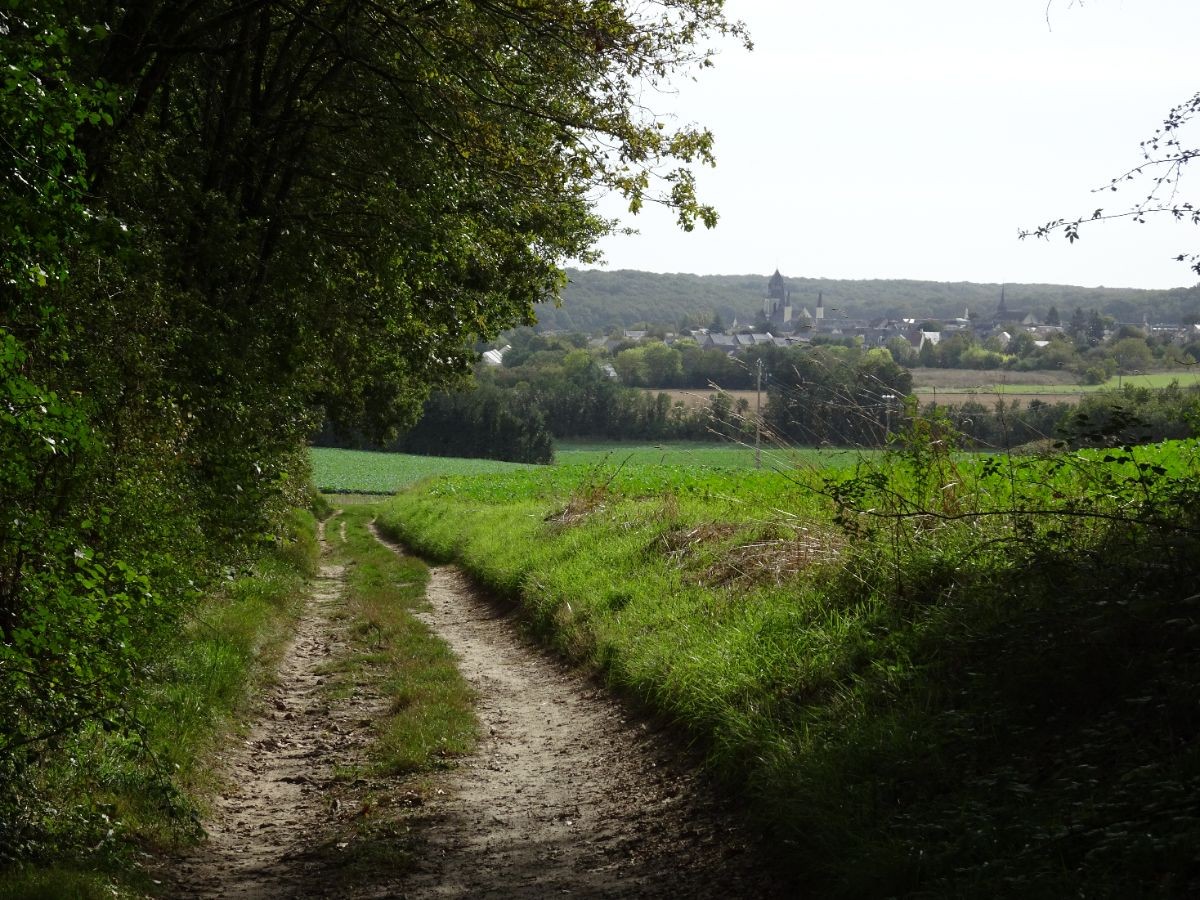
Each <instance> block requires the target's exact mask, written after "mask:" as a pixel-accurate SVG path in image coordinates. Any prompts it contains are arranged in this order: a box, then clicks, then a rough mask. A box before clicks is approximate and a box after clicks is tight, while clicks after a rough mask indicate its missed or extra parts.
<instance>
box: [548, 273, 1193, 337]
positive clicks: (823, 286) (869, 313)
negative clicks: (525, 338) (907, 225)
mask: <svg viewBox="0 0 1200 900" xmlns="http://www.w3.org/2000/svg"><path fill="white" fill-rule="evenodd" d="M567 274H568V276H569V279H570V280H569V282H568V284H567V286H566V288H565V290H564V292H563V298H564V302H563V304H562V306H561V307H558V308H549V307H547V308H544V309H541V310H539V312H538V323H539V327H540V328H542V329H550V330H559V331H582V332H586V333H593V332H600V331H603V330H605V329H606V328H610V327H614V326H616V327H631V326H634V325H637V324H640V323H646V322H650V323H670V325H671V326H672V327H673V328H677V327H678V326H679V325H680V324H684V323H686V324H690V325H707V324H708V323H709V321H710V320H711V319H712V318H713V315H714V314H716V315H719V316H720V317H721V318H722V319H724V321H725V322H727V323H728V322H732V321H734V320H735V319H736V320H737V321H738V322H740V323H743V324H748V323H750V322H752V321H753V320H754V317H755V315H756V314H758V313H759V312H760V311H761V310H762V301H763V296H764V294H765V292H766V284H767V277H768V275H769V273H764V274H761V275H682V274H668V275H664V274H657V273H652V272H639V271H631V270H619V271H611V272H610V271H602V270H596V269H588V270H581V269H571V270H568V273H567ZM1187 274H1189V273H1187V272H1186V270H1184V269H1182V268H1181V269H1180V277H1181V279H1183V278H1184V277H1185V276H1186V275H1187ZM784 275H785V277H786V278H787V281H788V284H789V286H790V289H791V292H792V302H793V304H794V305H795V306H796V307H797V308H799V307H808V308H809V309H810V310H811V309H812V308H813V307H815V306H816V302H817V296H818V294H820V295H821V296H822V297H823V299H824V302H825V306H826V307H827V308H832V307H837V308H838V310H839V315H841V314H845V315H848V316H849V317H850V318H859V319H872V318H880V317H885V316H887V317H892V318H900V317H904V316H909V317H915V318H923V317H930V318H936V319H944V318H948V317H952V316H961V315H962V314H963V310H964V308H968V309H970V310H971V311H973V312H977V313H981V314H983V315H991V313H992V311H993V310H995V309H996V305H997V303H998V302H999V300H1000V291H1001V285H998V284H975V283H971V282H937V281H911V280H882V279H879V280H862V281H853V280H841V279H829V278H804V277H796V273H788V272H785V273H784ZM1004 295H1005V300H1006V303H1007V305H1008V306H1009V307H1010V308H1012V309H1016V308H1023V309H1028V310H1033V311H1035V312H1037V313H1038V314H1039V316H1044V315H1045V314H1046V313H1047V312H1048V311H1049V310H1050V308H1051V307H1057V308H1058V309H1059V310H1060V311H1064V315H1065V314H1066V313H1065V311H1066V310H1073V309H1074V308H1075V307H1077V306H1078V307H1082V308H1083V309H1097V310H1099V311H1100V312H1101V313H1102V314H1105V315H1110V316H1112V317H1114V318H1115V319H1116V320H1117V321H1122V322H1140V321H1141V320H1142V318H1143V317H1144V316H1148V317H1149V318H1150V320H1151V321H1162V322H1180V321H1189V320H1190V321H1197V320H1200V289H1197V287H1190V288H1175V289H1172V290H1155V291H1151V290H1138V289H1134V288H1102V287H1101V288H1083V287H1074V286H1071V285H1049V284H1015V285H1013V284H1009V285H1004Z"/></svg>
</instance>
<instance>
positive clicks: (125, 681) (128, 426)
mask: <svg viewBox="0 0 1200 900" xmlns="http://www.w3.org/2000/svg"><path fill="white" fill-rule="evenodd" d="M0 33H2V34H3V40H0V62H2V63H3V64H4V75H3V77H2V78H0V141H2V142H3V144H2V146H4V148H5V150H6V155H5V160H6V164H5V165H4V166H0V391H2V392H3V393H2V394H0V499H2V500H3V503H4V509H5V515H4V517H3V519H4V521H3V523H0V539H2V544H0V626H2V628H0V630H2V632H3V633H2V635H0V636H2V638H3V643H2V646H0V693H3V695H4V696H5V698H6V701H7V702H6V704H5V705H4V709H3V712H0V735H2V736H0V856H7V855H10V854H17V853H21V852H26V850H22V849H21V848H28V847H29V846H32V845H31V844H30V843H29V842H28V841H26V840H25V839H24V838H19V840H18V838H17V837H14V835H17V836H19V835H25V834H28V833H31V832H30V829H34V830H36V829H35V825H36V823H35V822H33V821H32V820H30V819H29V818H28V810H29V809H32V808H33V807H31V806H28V805H25V806H21V804H18V803H17V802H16V800H15V799H14V798H15V796H16V795H15V793H14V788H15V785H17V784H22V783H23V784H26V785H29V786H30V787H29V789H30V790H34V789H36V786H37V785H38V784H39V783H40V782H39V780H38V779H36V778H28V777H25V776H24V773H25V771H26V769H27V768H28V767H29V766H34V765H37V764H38V762H39V760H40V759H41V758H42V757H43V756H44V755H45V754H48V753H51V752H53V751H54V750H55V748H56V746H58V745H59V744H61V743H62V742H63V741H64V740H66V739H67V738H69V736H70V735H71V734H72V733H75V732H78V731H80V730H81V729H83V728H85V727H87V725H88V724H89V723H92V724H98V723H100V722H104V723H107V725H109V726H110V727H117V728H121V729H125V730H126V731H127V732H128V733H131V734H132V733H136V723H132V722H129V721H126V720H123V719H122V710H124V708H125V704H124V702H123V698H124V697H125V696H126V695H127V690H126V689H127V687H128V685H130V684H131V683H132V682H133V681H135V680H136V679H138V678H145V677H148V675H149V674H150V673H151V672H152V667H153V665H154V664H155V654H154V653H153V648H154V646H155V642H156V641H157V640H159V639H161V638H162V636H163V635H164V634H165V633H167V632H168V631H169V630H170V629H171V627H172V623H173V622H174V621H177V618H178V616H180V615H182V614H184V613H185V612H186V611H187V609H188V607H189V605H190V604H191V603H192V602H194V599H195V596H196V590H197V589H198V588H202V587H204V586H205V585H207V584H211V583H212V581H213V579H214V578H215V577H216V576H217V574H218V573H219V572H220V571H222V567H223V566H226V565H231V564H233V563H235V562H237V561H238V560H239V559H241V558H243V556H244V554H246V553H248V552H250V550H251V548H253V546H254V545H255V543H256V542H257V541H260V540H262V538H263V536H264V535H268V536H269V535H271V534H273V533H274V532H275V531H276V528H277V525H278V522H279V518H280V515H281V511H282V509H283V508H284V507H285V506H286V505H288V504H290V503H295V502H297V501H299V500H301V499H302V497H303V489H302V485H303V484H304V482H305V479H306V470H305V467H304V466H305V464H304V458H305V457H304V456H303V454H302V450H303V446H304V441H305V439H306V437H307V435H308V434H309V433H310V432H311V430H312V429H313V428H314V427H315V426H316V425H317V424H318V423H319V422H320V421H322V419H327V420H329V421H330V422H332V423H334V424H336V425H338V426H340V427H342V428H344V429H356V430H359V431H361V432H362V433H364V434H365V435H366V436H368V437H369V438H371V439H373V440H378V439H383V438H386V437H387V436H389V435H391V434H394V433H395V432H396V430H397V429H398V428H401V427H403V426H406V425H408V424H410V423H411V422H412V421H413V420H414V419H415V418H416V417H417V416H418V415H419V414H420V412H421V410H422V403H423V400H424V398H425V396H426V394H427V392H428V390H429V388H430V386H431V385H449V384H456V383H457V380H458V379H460V378H461V377H462V376H463V374H464V373H465V372H467V371H468V370H469V367H470V364H471V362H472V359H473V356H474V354H473V352H472V345H473V344H474V343H475V342H476V341H477V340H480V339H482V340H487V339H489V338H491V337H494V336H495V335H496V334H497V333H498V332H499V331H500V330H501V329H504V328H508V327H512V326H513V325H517V324H521V323H526V324H529V323H531V322H532V320H533V310H534V306H535V304H537V303H540V302H543V301H545V300H548V299H550V298H551V297H553V296H554V295H555V294H556V292H557V291H558V290H559V289H560V288H561V286H562V284H563V281H564V278H563V275H562V273H561V271H560V269H559V265H560V264H561V263H562V262H563V261H564V260H566V259H570V258H581V259H588V258H590V254H591V252H592V247H593V246H594V244H595V242H596V240H597V239H598V238H599V237H600V236H601V235H602V234H604V233H606V232H608V231H610V230H611V229H612V228H613V227H614V223H612V222H609V221H607V220H605V219H603V218H601V217H599V216H597V215H596V214H595V213H594V211H593V210H592V208H591V206H590V201H589V198H590V197H593V196H595V193H596V191H597V190H598V189H610V190H613V191H615V192H617V193H618V194H621V195H623V196H624V197H625V198H626V200H627V202H628V205H629V207H630V209H631V210H633V211H636V210H637V209H638V208H640V207H641V206H643V205H644V204H645V203H647V202H657V203H662V204H665V205H667V206H669V207H670V208H672V209H673V210H674V211H675V213H676V215H677V218H678V221H679V223H680V225H681V226H682V227H683V228H685V229H690V228H694V227H695V226H696V225H697V224H702V225H706V226H707V225H711V224H713V223H714V222H715V219H716V213H715V211H714V210H712V209H711V208H710V207H708V206H706V205H705V204H703V203H701V202H700V200H699V199H698V198H697V196H696V194H695V189H694V178H693V175H692V171H691V169H692V167H693V166H695V165H703V164H708V163H710V162H711V161H712V137H711V135H710V134H708V132H706V131H703V130H701V129H698V128H693V127H683V128H673V127H668V126H667V125H666V123H663V122H661V121H660V120H658V119H656V118H655V117H654V116H652V115H650V114H649V113H648V112H647V111H646V108H645V106H644V104H643V103H642V100H641V97H642V88H643V86H648V87H649V88H650V89H653V87H655V86H661V85H663V84H664V83H665V82H666V81H667V80H668V79H669V78H670V77H672V76H673V75H674V74H677V73H679V72H681V71H689V70H692V69H694V68H695V67H697V66H703V65H707V64H708V63H709V61H710V53H709V52H708V51H706V50H704V49H698V48H702V47H705V46H708V39H709V38H710V37H712V36H714V35H718V34H734V35H738V34H741V29H740V27H739V26H738V25H736V24H734V23H731V22H729V21H728V20H727V19H726V18H725V17H724V15H723V13H722V4H721V3H720V2H709V0H659V2H650V3H637V4H634V3H631V2H604V3H596V2H590V0H554V2H551V0H519V2H518V0H479V2H474V3H423V4H407V3H399V2H391V0H388V2H363V0H330V2H326V3H315V2H302V3H288V2H282V0H250V2H235V0H197V2H189V3H176V2H168V0H136V2H118V0H101V2H97V3H90V4H84V3H80V2H76V0H47V2H43V0H38V2H34V0H11V2H9V3H8V4H6V5H5V7H4V9H3V10H2V11H0ZM68 276H69V277H68ZM481 421H482V419H481ZM489 421H491V422H492V423H503V422H504V421H505V416H504V413H503V411H502V410H500V409H499V407H497V409H496V415H495V416H493V417H492V419H491V420H489ZM491 427H492V426H491V425H489V426H488V428H491ZM496 427H497V428H500V427H501V425H500V424H497V426H496ZM130 743H131V744H133V743H134V742H130ZM22 816H25V818H24V819H22V818H21V817H22ZM18 820H20V821H18ZM18 844H19V846H18Z"/></svg>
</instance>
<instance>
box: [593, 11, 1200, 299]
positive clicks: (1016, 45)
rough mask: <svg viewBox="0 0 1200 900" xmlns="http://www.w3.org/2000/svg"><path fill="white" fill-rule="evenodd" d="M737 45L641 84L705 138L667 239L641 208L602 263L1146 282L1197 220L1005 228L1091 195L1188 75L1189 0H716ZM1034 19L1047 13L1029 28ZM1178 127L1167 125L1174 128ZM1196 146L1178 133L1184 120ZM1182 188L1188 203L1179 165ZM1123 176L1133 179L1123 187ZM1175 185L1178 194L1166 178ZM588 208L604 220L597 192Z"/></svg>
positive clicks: (725, 270)
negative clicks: (694, 71)
mask: <svg viewBox="0 0 1200 900" xmlns="http://www.w3.org/2000/svg"><path fill="white" fill-rule="evenodd" d="M726 7H727V10H728V13H729V15H730V17H732V18H738V19H742V20H743V21H745V22H746V24H747V25H748V26H749V28H750V31H751V36H752V39H753V41H754V44H755V49H754V50H753V51H752V52H750V53H747V52H745V51H744V50H742V49H740V48H739V47H737V46H735V45H734V44H732V43H730V44H728V45H724V46H723V49H722V53H721V56H720V57H719V59H718V60H717V66H716V68H714V69H708V70H705V71H702V72H701V73H699V75H698V79H697V81H696V82H694V83H692V82H682V83H680V84H679V85H678V92H677V93H676V94H671V95H663V96H658V97H653V98H648V103H649V105H651V106H653V107H654V108H655V110H656V111H657V112H668V113H673V114H675V115H677V117H678V118H679V120H681V121H684V122H699V123H701V124H703V125H705V126H707V127H708V128H710V129H711V130H712V131H713V132H714V134H715V135H716V154H717V168H716V169H704V170H702V171H701V172H700V173H699V187H700V193H701V199H703V200H705V201H706V202H711V203H713V204H715V205H716V206H717V208H718V211H719V213H720V216H721V220H720V223H719V224H718V226H717V228H716V229H714V230H713V231H709V232H705V231H704V230H703V229H702V228H697V230H696V231H694V232H692V233H690V234H685V233H683V232H681V231H679V229H678V228H677V227H676V226H675V225H674V219H673V217H672V216H671V215H670V214H669V213H667V212H665V211H663V210H661V209H656V208H650V209H647V210H645V211H644V212H643V213H642V214H640V215H638V216H636V217H626V218H627V223H628V224H630V225H632V226H634V227H636V228H638V229H639V230H640V231H641V234H640V235H636V236H632V237H627V236H614V237H611V238H609V239H606V240H605V241H604V242H603V244H602V245H601V247H602V249H603V251H604V254H605V258H606V264H605V265H604V266H603V268H608V269H643V270H646V271H652V272H692V273H696V274H749V273H763V274H769V273H770V272H771V271H773V270H774V269H775V268H776V267H778V268H779V269H780V270H781V271H782V272H783V273H784V274H785V275H788V276H793V277H824V278H850V279H856V278H914V279H923V280H932V281H974V282H1026V283H1028V282H1050V283H1062V284H1076V285H1085V286H1096V285H1105V286H1107V287H1140V288H1165V287H1178V286H1185V285H1191V284H1194V283H1196V282H1197V281H1198V280H1200V278H1198V277H1197V276H1196V275H1195V274H1193V273H1192V272H1191V271H1190V270H1189V269H1188V268H1187V266H1186V265H1185V264H1183V263H1179V262H1175V261H1174V260H1173V259H1172V257H1173V256H1175V255H1178V254H1179V253H1183V252H1192V251H1200V226H1194V225H1190V224H1180V223H1175V222H1170V221H1165V220H1164V221H1161V222H1151V223H1148V224H1145V225H1137V224H1133V223H1132V222H1128V221H1117V222H1110V223H1105V224H1100V225H1097V226H1093V227H1091V228H1088V229H1087V230H1085V231H1084V232H1083V239H1082V240H1081V241H1080V242H1078V243H1076V244H1075V245H1073V246H1071V245H1068V244H1067V242H1066V241H1065V240H1064V239H1063V238H1061V237H1055V238H1051V239H1050V240H1049V241H1048V242H1047V241H1036V240H1033V239H1026V240H1024V241H1018V240H1017V232H1018V230H1019V229H1020V228H1022V227H1025V228H1028V227H1033V226H1036V225H1039V224H1042V223H1043V222H1046V221H1048V220H1050V219H1055V218H1060V217H1061V218H1074V217H1076V216H1078V215H1082V214H1090V213H1091V211H1092V210H1094V209H1096V208H1097V207H1104V208H1107V209H1110V210H1112V211H1117V210H1118V209H1123V208H1125V207H1127V206H1128V205H1129V204H1130V203H1131V202H1132V201H1134V200H1136V199H1137V198H1138V197H1139V196H1141V195H1143V194H1144V193H1145V191H1146V188H1142V190H1141V191H1140V192H1139V191H1138V190H1136V189H1135V188H1131V189H1128V190H1124V191H1121V192H1119V193H1116V194H1113V193H1110V192H1107V191H1104V192H1100V193H1093V189H1095V188H1100V187H1103V186H1105V185H1107V183H1108V182H1109V180H1110V179H1111V178H1112V177H1114V176H1116V175H1118V174H1120V173H1121V172H1123V171H1125V170H1126V169H1128V168H1130V167H1132V166H1133V165H1136V164H1137V163H1138V162H1139V161H1140V158H1141V157H1140V153H1139V148H1138V145H1139V143H1140V141H1142V140H1143V139H1144V138H1146V137H1149V136H1150V135H1151V134H1152V133H1153V132H1154V130H1155V128H1156V127H1158V126H1159V125H1160V124H1161V123H1162V119H1163V117H1164V116H1165V115H1166V113H1167V112H1168V110H1169V109H1170V108H1171V107H1172V106H1175V105H1176V104H1179V103H1182V102H1184V101H1185V100H1187V99H1189V98H1190V97H1191V96H1192V95H1193V94H1194V93H1196V91H1198V90H1200V74H1198V73H1197V68H1196V49H1195V42H1196V39H1197V35H1200V0H1086V2H1081V0H1053V3H1052V4H1051V6H1050V8H1049V11H1048V12H1047V0H840V2H839V0H728V2H727V4H726ZM1047 15H1049V20H1050V21H1049V24H1047ZM1188 134H1189V132H1185V136H1187V135H1188ZM1190 136H1191V138H1192V140H1194V141H1196V142H1197V143H1198V144H1200V127H1197V128H1196V129H1194V130H1193V131H1192V132H1190ZM1192 177H1193V178H1194V179H1195V180H1194V181H1193V182H1191V183H1188V182H1187V181H1186V180H1185V182H1184V188H1185V190H1184V192H1183V193H1184V195H1186V196H1185V199H1188V198H1193V199H1195V200H1198V201H1200V170H1197V171H1195V172H1193V173H1192ZM1138 187H1140V184H1139V185H1138ZM1189 187H1190V190H1188V189H1187V188H1189ZM601 210H602V211H603V212H604V213H605V214H608V215H617V214H619V212H620V211H621V207H620V206H618V205H616V204H614V203H612V202H610V201H606V202H604V203H602V205H601Z"/></svg>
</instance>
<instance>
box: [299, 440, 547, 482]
mask: <svg viewBox="0 0 1200 900" xmlns="http://www.w3.org/2000/svg"><path fill="white" fill-rule="evenodd" d="M311 452H312V465H313V484H315V485H316V487H317V489H318V490H320V491H324V492H326V493H334V494H338V493H361V494H394V493H395V492H396V491H399V490H402V489H403V488H406V487H408V486H409V485H411V484H415V483H416V482H418V481H421V480H422V479H424V478H430V477H433V476H436V475H479V474H484V473H494V472H508V471H511V470H513V469H524V468H531V467H529V466H523V465H521V464H519V463H506V462H496V461H494V460H490V459H454V458H451V457H441V456H410V455H408V454H405V453H368V452H366V451H362V450H335V449H332V448H328V447H313V448H312V451H311Z"/></svg>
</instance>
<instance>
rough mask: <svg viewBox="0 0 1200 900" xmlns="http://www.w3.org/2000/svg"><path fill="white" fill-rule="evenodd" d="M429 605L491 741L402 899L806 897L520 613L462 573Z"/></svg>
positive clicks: (434, 820)
mask: <svg viewBox="0 0 1200 900" xmlns="http://www.w3.org/2000/svg"><path fill="white" fill-rule="evenodd" d="M376 537H378V538H380V540H383V541H384V543H386V544H388V546H392V547H393V549H396V548H395V547H394V545H392V544H391V543H390V542H388V541H387V540H386V539H384V538H382V537H381V536H380V535H379V533H378V532H376ZM397 552H401V551H399V550H397ZM427 596H428V599H429V602H430V604H431V607H432V608H431V611H430V612H428V613H426V614H424V616H423V618H424V620H425V621H426V622H427V623H428V624H429V626H430V627H431V628H433V629H434V630H435V631H436V632H437V633H438V634H439V635H441V636H442V638H443V639H445V640H446V641H447V643H449V644H450V646H451V647H452V648H453V649H454V651H455V653H456V654H457V656H458V658H459V663H460V669H461V671H462V673H463V675H464V676H465V677H466V679H467V680H468V682H470V684H471V685H472V686H473V688H474V689H475V690H476V692H477V694H478V697H479V702H478V714H479V717H480V720H481V723H482V728H481V730H482V740H481V743H480V746H479V748H478V751H477V752H476V753H475V754H474V755H473V756H472V757H470V758H468V759H466V760H463V761H462V762H461V763H460V765H459V766H458V768H457V769H455V770H454V772H453V773H451V774H449V775H448V776H447V777H446V781H445V787H446V790H445V792H444V793H440V794H435V795H434V797H432V798H431V799H429V800H427V802H426V805H425V807H424V808H423V809H422V811H421V813H420V814H419V816H418V818H417V819H416V820H413V821H412V825H413V830H414V831H415V832H417V833H419V834H420V835H421V840H422V844H423V847H422V850H421V851H420V852H419V853H418V857H419V862H418V863H417V871H416V872H415V873H413V874H411V875H409V876H407V877H406V878H405V879H404V882H403V889H402V891H401V892H400V894H399V896H403V897H406V898H410V900H417V898H447V897H472V898H476V897H482V898H486V897H492V898H501V897H503V898H516V900H524V898H535V897H536V898H544V897H550V896H573V897H588V898H602V897H614V898H615V897H621V898H628V897H637V898H659V897H661V898H666V897H671V898H680V897H683V898H756V897H776V896H780V897H782V896H789V897H794V896H796V895H795V893H794V892H791V891H786V890H785V889H784V888H783V887H782V886H781V885H780V884H778V883H776V882H773V881H772V879H771V876H770V875H769V874H768V872H767V869H766V866H765V865H764V860H763V857H762V856H761V851H760V850H759V849H758V848H757V846H756V845H755V844H754V843H753V842H752V841H751V840H749V839H748V838H747V836H746V835H745V834H744V833H743V832H742V831H741V829H740V828H739V826H738V824H737V821H736V817H735V816H734V815H733V814H731V813H730V811H729V810H728V809H726V808H723V806H722V805H721V803H720V802H719V801H718V800H717V799H716V798H715V797H714V795H713V792H712V791H711V790H710V788H709V786H708V785H707V784H706V783H705V782H704V780H703V779H701V778H700V777H699V776H698V775H697V774H696V773H695V771H694V770H693V769H690V768H689V767H688V766H686V765H684V764H682V763H681V762H680V754H679V751H678V749H677V748H676V747H674V746H672V743H671V741H670V740H669V739H668V738H667V736H666V735H664V734H662V733H660V732H658V731H656V729H655V727H654V725H653V724H651V723H650V722H647V721H646V720H644V719H642V718H641V717H638V716H636V715H632V714H630V713H629V712H628V711H627V710H625V709H624V708H622V707H621V706H620V705H619V704H617V703H616V702H614V701H613V700H611V699H609V697H608V696H607V695H606V693H605V692H604V691H603V690H602V689H600V688H598V687H596V686H595V685H593V684H589V683H588V682H586V681H584V680H583V679H581V677H580V676H579V674H578V673H576V672H574V671H572V670H571V669H570V668H569V667H567V666H565V665H563V664H562V663H561V662H559V661H557V660H555V659H553V658H551V657H550V656H548V655H547V654H546V653H545V652H543V651H541V650H539V649H537V648H536V647H534V646H532V645H531V644H530V642H529V641H527V640H525V639H524V638H523V637H521V635H520V630H519V627H518V624H517V622H516V614H515V611H514V610H513V609H512V608H511V607H505V606H503V605H500V604H498V603H496V602H495V601H492V600H489V599H488V598H486V597H485V596H483V595H482V594H481V593H480V592H479V591H477V590H475V589H474V588H473V586H472V585H471V584H470V583H469V582H468V581H467V579H466V578H465V576H464V575H463V574H462V573H461V572H460V571H459V570H458V569H456V568H455V567H452V566H442V567H437V568H434V569H432V570H431V579H430V583H429V588H428V593H427Z"/></svg>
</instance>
